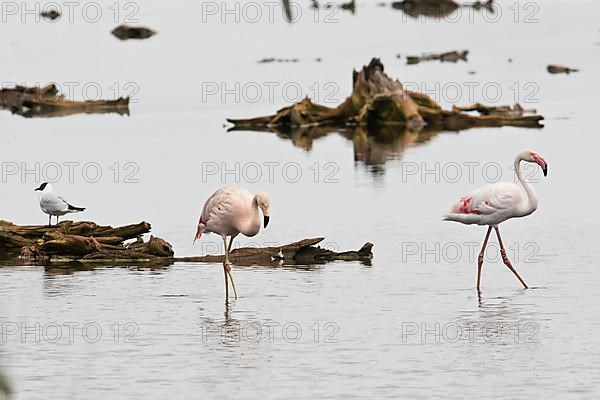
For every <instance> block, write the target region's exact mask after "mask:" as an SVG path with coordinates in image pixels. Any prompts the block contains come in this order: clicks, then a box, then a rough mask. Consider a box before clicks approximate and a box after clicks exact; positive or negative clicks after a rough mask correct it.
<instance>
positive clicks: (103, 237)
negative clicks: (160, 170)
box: [0, 221, 174, 261]
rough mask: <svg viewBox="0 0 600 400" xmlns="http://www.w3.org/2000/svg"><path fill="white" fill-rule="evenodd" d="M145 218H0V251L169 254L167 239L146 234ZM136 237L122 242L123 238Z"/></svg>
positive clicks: (87, 256)
mask: <svg viewBox="0 0 600 400" xmlns="http://www.w3.org/2000/svg"><path fill="white" fill-rule="evenodd" d="M150 229H151V226H150V224H149V223H148V222H140V223H139V224H134V225H126V226H121V227H116V228H113V227H111V226H100V225H97V224H95V223H93V222H86V221H82V222H72V221H63V222H61V223H59V224H57V225H53V226H43V225H25V226H20V225H15V224H12V223H10V222H7V221H0V251H1V252H2V254H4V255H8V256H11V255H12V256H15V255H20V256H23V257H27V258H34V259H38V258H43V259H51V258H53V257H60V258H69V259H75V260H79V261H83V260H104V261H110V260H115V259H119V260H138V261H139V260H148V261H152V260H155V259H157V258H164V257H172V256H173V255H174V253H173V249H172V247H171V245H170V244H169V243H167V242H166V241H164V240H163V239H160V238H158V237H154V236H150V240H149V241H148V242H144V241H143V240H142V235H143V234H145V233H148V232H150ZM131 239H136V241H135V242H133V243H130V244H126V243H125V241H127V240H131Z"/></svg>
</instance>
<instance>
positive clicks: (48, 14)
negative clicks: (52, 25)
mask: <svg viewBox="0 0 600 400" xmlns="http://www.w3.org/2000/svg"><path fill="white" fill-rule="evenodd" d="M40 15H41V16H42V17H43V18H46V19H49V20H51V21H54V20H55V19H57V18H59V17H60V13H59V12H58V11H56V10H55V9H51V10H49V11H42V12H41V13H40Z"/></svg>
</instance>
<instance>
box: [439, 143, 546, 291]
mask: <svg viewBox="0 0 600 400" xmlns="http://www.w3.org/2000/svg"><path fill="white" fill-rule="evenodd" d="M521 161H526V162H530V163H536V164H538V165H539V166H540V167H541V168H542V172H543V173H544V176H547V175H548V163H546V160H544V158H543V157H542V156H540V155H539V154H538V153H537V152H535V151H532V150H523V151H522V152H520V153H519V154H518V155H517V157H516V158H515V172H516V174H517V178H518V179H519V182H520V183H521V185H523V188H524V189H525V193H527V198H525V196H523V192H522V190H521V188H520V187H519V186H518V185H515V184H514V183H507V182H498V183H492V184H489V185H485V186H482V187H480V188H479V189H477V190H475V191H473V192H471V193H469V194H467V195H466V196H464V197H462V198H461V199H460V200H459V201H458V203H456V204H455V205H454V207H453V208H452V211H451V212H450V213H449V214H447V215H446V216H445V217H444V219H445V220H447V221H456V222H461V223H463V224H469V225H470V224H477V225H488V226H489V227H488V230H487V234H486V235H485V239H484V240H483V246H482V247H481V252H480V253H479V259H478V265H477V290H478V291H479V289H480V282H481V267H482V266H483V254H484V251H485V247H486V246H487V243H488V239H489V237H490V233H491V231H492V228H494V230H495V231H496V236H498V243H499V244H500V254H501V255H502V261H503V262H504V264H505V265H506V266H507V267H508V268H509V269H510V270H511V271H512V272H513V274H515V276H516V277H517V278H518V279H519V281H520V282H521V283H522V284H523V287H524V288H525V289H527V284H526V283H525V281H524V280H523V278H521V276H520V275H519V273H518V272H517V271H516V270H515V268H514V267H513V266H512V264H511V262H510V260H509V259H508V257H507V256H506V250H505V249H504V244H503V243H502V238H501V237H500V230H499V229H498V225H499V224H500V223H501V222H504V221H506V220H507V219H509V218H517V217H525V216H527V215H529V214H531V213H533V212H534V211H535V210H536V209H537V207H538V197H537V195H536V193H535V190H533V187H532V186H531V184H529V182H527V181H525V180H524V179H523V171H522V170H521Z"/></svg>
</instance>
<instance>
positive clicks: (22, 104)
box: [0, 83, 129, 118]
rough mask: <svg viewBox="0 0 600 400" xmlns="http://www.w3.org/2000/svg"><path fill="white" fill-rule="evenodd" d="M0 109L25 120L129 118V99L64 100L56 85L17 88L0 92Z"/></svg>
mask: <svg viewBox="0 0 600 400" xmlns="http://www.w3.org/2000/svg"><path fill="white" fill-rule="evenodd" d="M0 108H4V109H8V110H11V111H12V112H13V113H15V114H18V115H21V116H24V117H29V118H31V117H47V118H48V117H64V116H67V115H72V114H79V113H85V114H97V113H118V114H129V97H125V98H123V97H120V98H118V99H117V100H85V101H71V100H66V99H65V97H64V95H61V94H60V93H59V92H58V88H57V87H56V85H55V84H53V83H51V84H48V85H46V86H43V87H25V86H16V87H14V88H3V89H1V90H0Z"/></svg>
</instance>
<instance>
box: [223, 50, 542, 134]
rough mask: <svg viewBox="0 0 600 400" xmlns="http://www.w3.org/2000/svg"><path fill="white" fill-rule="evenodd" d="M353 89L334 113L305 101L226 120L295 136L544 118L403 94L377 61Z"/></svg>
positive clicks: (527, 122) (536, 123)
mask: <svg viewBox="0 0 600 400" xmlns="http://www.w3.org/2000/svg"><path fill="white" fill-rule="evenodd" d="M352 80H353V90H352V94H351V96H350V97H348V98H347V99H346V100H345V101H344V102H343V103H342V104H340V105H339V106H338V107H336V108H330V107H326V106H322V105H318V104H315V103H313V102H312V101H310V99H308V98H305V99H304V100H301V101H300V102H298V103H296V104H294V105H292V106H288V107H284V108H282V109H280V110H278V111H277V113H276V114H274V115H268V116H263V117H257V118H250V119H228V120H227V121H229V122H231V123H232V124H234V127H233V128H232V129H234V130H277V131H283V132H286V131H288V132H289V131H292V130H294V129H297V128H307V127H317V126H333V127H338V128H342V127H348V126H357V125H358V126H368V127H371V128H373V127H377V126H382V125H394V126H396V127H398V128H399V129H406V130H408V131H416V132H418V131H420V130H422V129H423V128H424V127H425V126H428V127H429V128H431V129H437V130H461V129H467V128H473V127H495V126H519V127H527V128H541V127H542V125H541V124H540V121H541V120H542V119H543V117H542V116H540V115H521V116H514V115H511V114H509V113H505V114H482V115H471V114H469V113H465V112H463V111H459V110H457V109H453V110H449V111H448V110H443V109H442V108H441V107H440V106H439V104H437V103H436V102H435V101H434V100H433V99H431V98H430V97H429V96H427V95H425V94H422V93H417V92H410V91H406V90H404V87H403V86H402V83H400V81H398V80H394V79H392V78H390V77H389V76H388V75H387V74H386V73H385V72H384V67H383V64H382V63H381V61H380V60H379V59H378V58H374V59H372V60H371V62H370V63H369V65H367V66H364V67H363V68H362V69H361V70H360V71H354V72H353V79H352Z"/></svg>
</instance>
